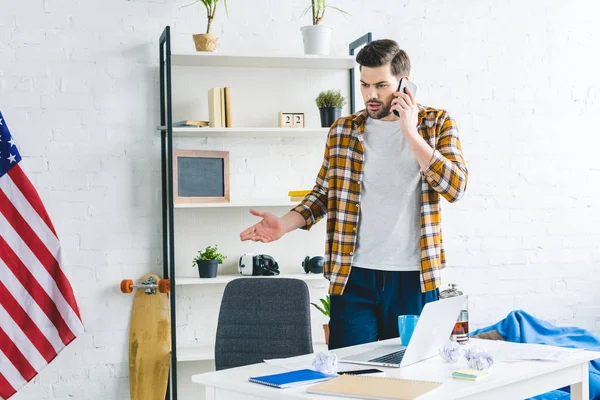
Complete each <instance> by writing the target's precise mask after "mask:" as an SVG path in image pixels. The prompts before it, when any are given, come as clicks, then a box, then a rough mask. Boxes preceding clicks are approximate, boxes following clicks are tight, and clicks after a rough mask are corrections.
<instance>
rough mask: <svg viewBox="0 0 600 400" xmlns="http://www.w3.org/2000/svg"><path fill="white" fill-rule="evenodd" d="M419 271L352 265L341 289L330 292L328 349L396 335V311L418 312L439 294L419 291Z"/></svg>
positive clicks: (399, 313)
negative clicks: (389, 269)
mask: <svg viewBox="0 0 600 400" xmlns="http://www.w3.org/2000/svg"><path fill="white" fill-rule="evenodd" d="M419 274H420V272H419V271H409V272H399V271H380V270H373V269H367V268H359V267H354V266H353V267H352V269H351V270H350V276H349V277H348V282H347V283H346V287H345V288H344V293H343V294H342V295H339V296H331V303H330V318H329V349H330V350H333V349H337V348H340V347H346V346H354V345H357V344H363V343H370V342H374V341H377V340H384V339H390V338H396V337H398V316H399V315H421V311H422V310H423V307H424V306H425V303H428V302H430V301H435V300H437V299H438V298H439V290H438V289H435V290H432V291H429V292H426V293H421V281H420V275H419ZM398 343H400V339H398Z"/></svg>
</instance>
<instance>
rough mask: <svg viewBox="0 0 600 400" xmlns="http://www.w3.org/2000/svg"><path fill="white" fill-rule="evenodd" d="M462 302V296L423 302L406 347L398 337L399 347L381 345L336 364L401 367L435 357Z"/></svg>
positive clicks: (448, 333) (463, 298) (452, 327)
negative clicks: (423, 305) (423, 304)
mask: <svg viewBox="0 0 600 400" xmlns="http://www.w3.org/2000/svg"><path fill="white" fill-rule="evenodd" d="M465 300H466V296H464V295H463V296H455V297H449V298H446V299H440V300H437V301H433V302H430V303H426V304H425V307H423V311H422V312H421V316H420V317H419V321H418V322H417V326H416V327H415V330H414V332H413V335H412V337H411V339H410V342H409V343H408V346H402V345H401V344H400V338H397V340H398V344H391V345H381V346H378V347H376V348H373V349H371V350H368V351H365V352H362V353H359V354H354V355H351V356H348V357H345V358H341V359H340V360H339V361H340V362H345V363H352V364H364V365H375V366H380V367H395V368H400V367H405V366H407V365H411V364H414V363H417V362H419V361H422V360H425V359H428V358H431V357H434V356H436V355H437V354H438V350H439V349H440V348H441V347H443V346H444V344H445V343H446V341H447V340H448V339H449V338H450V335H451V334H452V330H453V329H454V324H455V323H456V321H457V320H458V316H459V313H460V311H461V309H462V307H463V304H464V302H465Z"/></svg>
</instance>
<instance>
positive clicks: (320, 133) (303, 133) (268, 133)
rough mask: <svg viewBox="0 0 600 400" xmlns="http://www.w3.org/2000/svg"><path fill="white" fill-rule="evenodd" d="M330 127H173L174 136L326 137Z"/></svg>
mask: <svg viewBox="0 0 600 400" xmlns="http://www.w3.org/2000/svg"><path fill="white" fill-rule="evenodd" d="M157 129H158V130H162V129H165V127H164V126H158V127H157ZM328 132H329V128H274V127H268V128H261V127H255V128H247V127H244V128H210V127H203V128H194V127H177V128H173V136H182V137H225V138H240V137H259V138H260V137H281V138H285V137H315V138H318V137H322V138H325V137H326V136H327V133H328Z"/></svg>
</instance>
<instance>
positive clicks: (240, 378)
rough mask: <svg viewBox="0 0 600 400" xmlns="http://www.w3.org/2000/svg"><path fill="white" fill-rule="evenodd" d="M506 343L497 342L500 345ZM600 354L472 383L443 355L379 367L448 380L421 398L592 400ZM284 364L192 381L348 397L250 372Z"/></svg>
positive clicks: (220, 395)
mask: <svg viewBox="0 0 600 400" xmlns="http://www.w3.org/2000/svg"><path fill="white" fill-rule="evenodd" d="M396 341H397V339H390V340H387V341H383V342H378V343H369V344H365V345H360V346H353V347H346V348H344V349H337V350H335V351H334V352H335V353H336V354H337V355H338V358H339V357H342V356H345V355H349V354H354V353H356V352H360V351H364V350H366V349H368V348H370V347H372V346H377V345H381V344H385V343H396ZM471 343H473V344H477V345H479V346H480V347H482V348H485V346H486V344H489V343H490V342H489V341H486V340H476V339H471ZM501 343H502V342H494V346H501ZM597 358H600V352H591V351H580V352H577V353H575V354H573V355H570V356H568V358H565V359H563V360H561V361H539V362H531V361H525V362H517V363H504V362H495V363H494V365H493V366H492V368H491V369H490V371H489V374H488V376H487V377H485V378H483V379H481V380H478V381H474V382H470V381H463V380H459V379H453V378H452V377H451V374H452V370H453V369H455V368H456V366H455V365H453V364H449V363H446V362H444V361H443V360H442V359H441V358H440V357H438V356H436V357H434V358H431V359H428V360H425V361H422V362H420V363H417V364H414V365H410V366H407V367H403V368H380V369H382V370H385V372H386V376H388V377H398V378H407V379H422V380H437V381H442V382H443V385H442V386H441V387H440V388H438V389H436V390H434V391H433V392H430V393H428V394H427V395H425V396H423V397H422V399H424V400H425V399H427V400H430V399H444V400H448V399H486V400H494V399H502V400H506V399H523V398H527V397H533V396H536V395H539V394H542V393H545V392H548V391H550V390H554V389H559V388H562V387H565V386H569V385H570V386H571V398H572V399H577V400H584V399H585V400H588V399H589V380H588V373H589V369H588V362H589V361H591V360H594V359H597ZM285 371H286V370H285V369H283V368H282V367H277V366H274V365H269V364H266V363H260V364H254V365H248V366H245V367H239V368H231V369H227V370H222V371H216V372H208V373H204V374H198V375H193V376H192V382H195V383H199V384H202V385H205V387H206V399H207V400H209V399H210V400H223V399H235V400H238V399H252V400H255V399H277V400H280V399H290V400H291V399H297V400H301V399H302V400H304V399H311V400H334V399H339V400H342V399H347V397H337V396H325V395H316V394H308V393H306V388H307V387H308V386H310V385H308V386H300V387H294V388H287V389H277V388H272V387H269V386H265V385H260V384H257V383H251V382H248V377H250V376H260V375H267V374H274V373H279V372H285Z"/></svg>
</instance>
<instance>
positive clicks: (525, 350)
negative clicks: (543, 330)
mask: <svg viewBox="0 0 600 400" xmlns="http://www.w3.org/2000/svg"><path fill="white" fill-rule="evenodd" d="M482 347H483V346H482ZM485 348H486V349H489V351H490V352H491V353H493V354H492V355H493V357H494V358H495V359H496V360H498V361H504V362H516V361H559V360H562V359H564V358H565V357H568V356H570V355H572V354H574V353H577V352H579V351H583V349H570V348H563V347H555V346H547V345H543V344H534V343H512V342H496V343H493V344H492V343H489V344H487V345H485Z"/></svg>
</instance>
